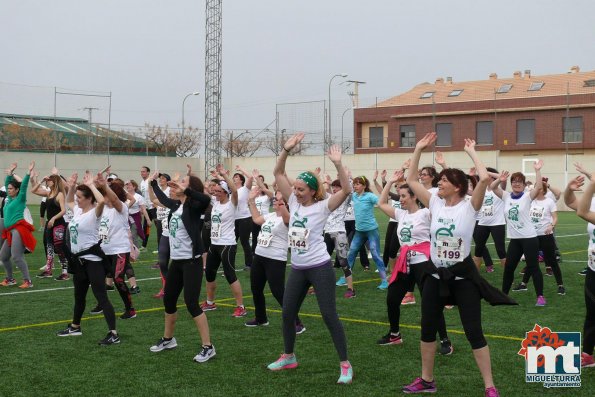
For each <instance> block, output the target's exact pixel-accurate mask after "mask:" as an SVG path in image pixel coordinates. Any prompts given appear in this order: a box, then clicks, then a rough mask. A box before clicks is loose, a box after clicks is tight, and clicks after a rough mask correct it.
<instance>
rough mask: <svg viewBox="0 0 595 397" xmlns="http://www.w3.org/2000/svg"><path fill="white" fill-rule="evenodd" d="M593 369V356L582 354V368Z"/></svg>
mask: <svg viewBox="0 0 595 397" xmlns="http://www.w3.org/2000/svg"><path fill="white" fill-rule="evenodd" d="M591 367H595V360H594V359H593V355H592V354H587V353H585V352H582V353H581V368H591Z"/></svg>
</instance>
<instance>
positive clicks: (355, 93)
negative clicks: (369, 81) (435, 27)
mask: <svg viewBox="0 0 595 397" xmlns="http://www.w3.org/2000/svg"><path fill="white" fill-rule="evenodd" d="M347 82H348V83H351V84H353V92H350V93H349V95H350V96H351V101H352V102H353V107H354V108H356V109H357V108H359V85H360V84H366V82H365V81H357V80H347Z"/></svg>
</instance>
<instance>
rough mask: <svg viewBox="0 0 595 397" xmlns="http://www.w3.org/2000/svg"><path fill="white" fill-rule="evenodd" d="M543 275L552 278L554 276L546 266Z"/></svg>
mask: <svg viewBox="0 0 595 397" xmlns="http://www.w3.org/2000/svg"><path fill="white" fill-rule="evenodd" d="M545 275H546V276H550V277H552V276H553V275H554V271H553V270H552V268H551V267H549V266H548V267H546V268H545Z"/></svg>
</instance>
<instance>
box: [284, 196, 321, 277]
mask: <svg viewBox="0 0 595 397" xmlns="http://www.w3.org/2000/svg"><path fill="white" fill-rule="evenodd" d="M328 200H329V199H328V198H327V199H325V200H322V201H317V202H315V203H313V204H311V205H308V206H307V207H304V206H303V205H301V204H299V203H298V202H297V199H296V198H295V195H294V194H293V193H291V195H290V196H289V202H288V204H289V213H290V214H291V218H290V220H289V232H288V243H289V247H290V248H291V265H292V267H294V268H297V269H300V268H302V269H307V268H309V267H313V266H319V265H321V264H323V263H325V262H328V261H330V260H331V257H330V255H329V254H328V252H327V251H326V244H325V243H324V237H323V234H322V233H323V230H324V225H325V224H326V220H327V218H328V216H329V215H330V214H331V211H330V210H329V208H328Z"/></svg>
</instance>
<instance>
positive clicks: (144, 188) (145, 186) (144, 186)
mask: <svg viewBox="0 0 595 397" xmlns="http://www.w3.org/2000/svg"><path fill="white" fill-rule="evenodd" d="M139 188H140V194H141V195H142V196H143V198H144V199H145V205H146V206H147V209H148V210H150V209H153V202H152V201H151V196H150V195H149V182H148V181H147V180H146V179H144V180H142V181H141V183H140V185H139Z"/></svg>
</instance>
